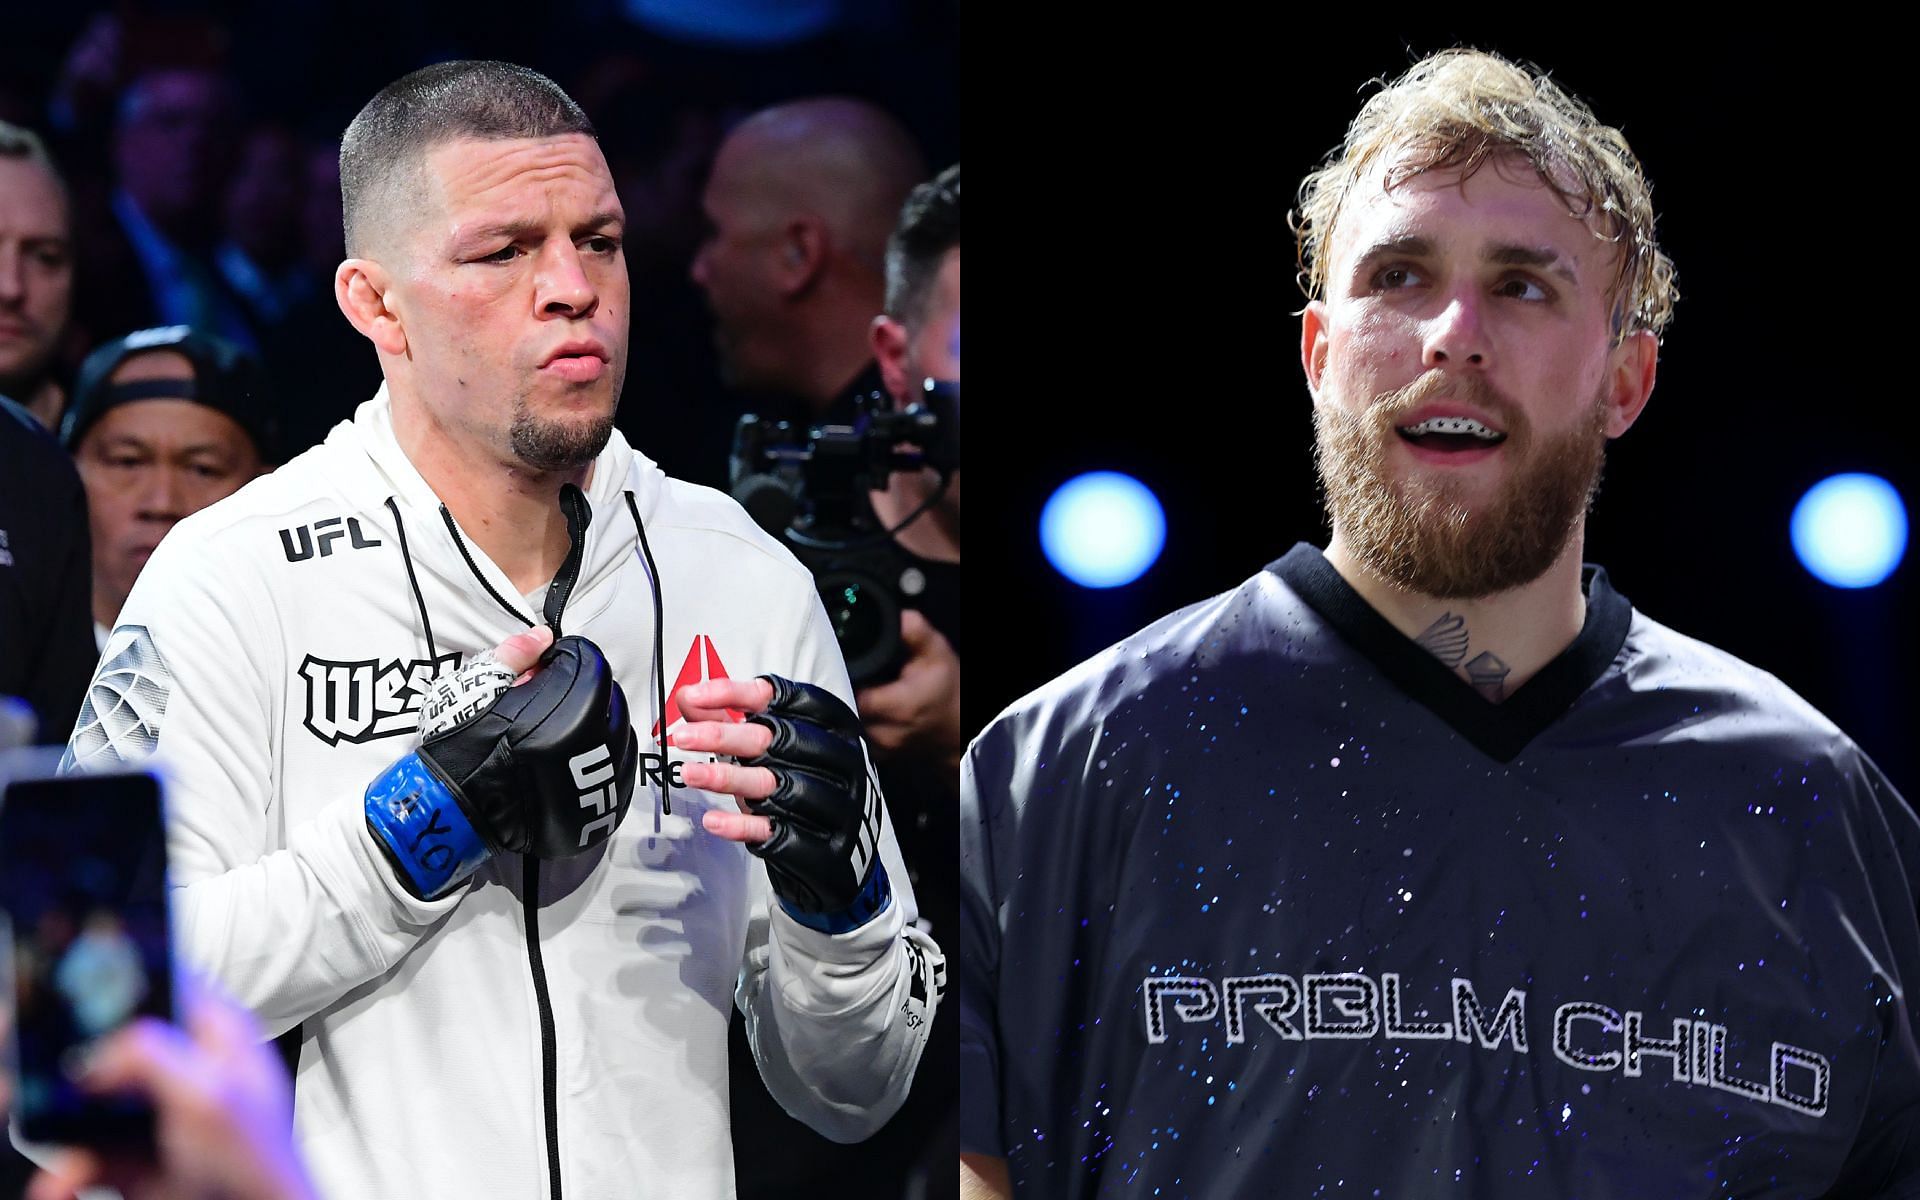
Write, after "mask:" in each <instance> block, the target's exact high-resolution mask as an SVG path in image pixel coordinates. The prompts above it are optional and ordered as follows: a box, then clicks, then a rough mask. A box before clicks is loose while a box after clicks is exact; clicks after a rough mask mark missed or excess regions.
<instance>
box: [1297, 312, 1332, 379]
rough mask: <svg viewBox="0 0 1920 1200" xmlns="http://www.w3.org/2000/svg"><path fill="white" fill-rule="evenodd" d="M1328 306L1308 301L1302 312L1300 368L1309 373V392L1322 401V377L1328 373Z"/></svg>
mask: <svg viewBox="0 0 1920 1200" xmlns="http://www.w3.org/2000/svg"><path fill="white" fill-rule="evenodd" d="M1327 336H1328V334H1327V306H1326V303H1325V302H1324V301H1320V300H1311V301H1308V303H1307V307H1306V308H1304V309H1302V310H1301V312H1300V366H1301V369H1303V370H1304V371H1306V373H1307V390H1308V391H1309V392H1311V393H1313V398H1314V399H1315V400H1318V399H1320V377H1321V376H1322V375H1325V374H1326V372H1327Z"/></svg>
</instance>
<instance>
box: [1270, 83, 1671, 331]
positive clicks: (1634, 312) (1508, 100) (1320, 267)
mask: <svg viewBox="0 0 1920 1200" xmlns="http://www.w3.org/2000/svg"><path fill="white" fill-rule="evenodd" d="M1376 82H1380V83H1381V84H1382V85H1383V86H1382V88H1381V90H1380V91H1378V92H1376V93H1374V94H1373V95H1372V96H1371V97H1369V98H1368V100H1367V102H1366V103H1365V104H1364V105H1362V106H1361V108H1360V113H1359V115H1358V116H1356V117H1354V119H1353V123H1352V124H1351V125H1349V126H1348V127H1347V134H1346V138H1345V140H1344V141H1343V142H1342V143H1341V145H1340V146H1338V147H1337V148H1336V149H1335V150H1334V151H1333V152H1332V153H1331V154H1329V155H1328V156H1327V159H1326V161H1325V163H1323V164H1322V165H1321V166H1320V168H1319V169H1318V170H1315V171H1313V172H1312V173H1311V174H1309V175H1308V176H1307V177H1306V178H1305V179H1304V180H1302V181H1301V184H1300V192H1299V197H1298V200H1297V203H1296V206H1295V208H1294V210H1293V211H1292V212H1290V213H1289V214H1288V215H1287V223H1288V225H1289V227H1290V228H1292V230H1293V234H1294V242H1295V252H1296V254H1297V256H1298V261H1299V266H1300V275H1299V281H1300V287H1301V290H1302V291H1304V292H1306V294H1307V298H1308V299H1310V300H1311V299H1318V298H1320V297H1322V296H1324V295H1325V294H1326V287H1327V270H1328V261H1329V258H1330V257H1331V253H1332V245H1331V240H1332V232H1333V229H1334V226H1335V225H1336V224H1337V223H1338V221H1339V219H1340V215H1341V213H1342V211H1343V210H1344V209H1345V207H1346V205H1347V202H1348V201H1349V199H1350V198H1351V197H1352V196H1353V194H1354V191H1355V189H1356V188H1358V187H1360V186H1361V185H1362V183H1363V182H1364V181H1366V180H1367V179H1368V178H1369V177H1370V175H1371V174H1372V173H1373V172H1374V171H1375V170H1376V169H1379V170H1380V171H1381V186H1382V187H1383V189H1385V190H1388V191H1391V190H1392V189H1394V188H1396V187H1398V186H1400V185H1401V184H1403V183H1405V182H1407V181H1408V180H1409V179H1412V178H1414V177H1416V176H1419V175H1423V174H1426V173H1428V172H1444V173H1457V174H1458V175H1459V176H1460V178H1462V179H1465V178H1467V177H1468V176H1470V175H1472V174H1473V173H1474V172H1475V171H1478V170H1479V169H1480V168H1481V167H1483V166H1485V165H1486V164H1487V162H1488V161H1489V160H1490V159H1494V158H1497V157H1504V156H1508V155H1517V156H1522V157H1524V158H1525V159H1526V161H1527V162H1528V163H1529V164H1530V165H1531V166H1532V168H1533V170H1534V172H1535V173H1536V174H1538V175H1539V177H1540V179H1541V181H1542V182H1543V183H1545V184H1546V185H1547V186H1548V187H1549V188H1552V189H1553V191H1554V193H1555V194H1556V195H1557V196H1559V197H1560V198H1561V199H1562V200H1564V201H1565V202H1566V205H1567V212H1568V213H1569V215H1571V216H1573V217H1576V218H1578V219H1580V220H1582V221H1584V222H1585V223H1586V224H1587V227H1588V228H1589V229H1591V230H1592V231H1593V234H1594V236H1595V237H1597V238H1600V239H1601V240H1602V241H1606V242H1611V243H1612V244H1614V245H1615V246H1617V247H1618V248H1619V253H1618V255H1617V256H1616V258H1617V260H1618V262H1617V266H1616V271H1615V276H1614V279H1613V281H1612V283H1611V284H1610V286H1609V288H1608V292H1607V294H1608V298H1609V301H1610V308H1611V310H1612V321H1613V335H1614V340H1615V342H1616V343H1617V342H1619V341H1620V340H1622V339H1624V338H1625V337H1626V336H1627V335H1628V334H1629V333H1633V332H1635V331H1637V330H1642V329H1645V330H1649V331H1651V332H1652V333H1653V334H1654V335H1655V336H1656V337H1658V336H1660V335H1661V334H1662V333H1663V332H1664V331H1665V329H1666V327H1667V323H1668V322H1669V321H1671V320H1672V319H1673V305H1674V301H1675V300H1677V299H1679V292H1678V291H1677V290H1676V289H1675V287H1674V271H1673V260H1672V259H1670V258H1668V257H1667V256H1666V254H1665V253H1663V252H1662V251H1661V249H1660V245H1659V243H1658V241H1656V240H1655V238H1654V228H1653V226H1654V214H1653V198H1652V195H1651V190H1650V185H1649V184H1648V183H1647V178H1646V174H1645V173H1644V172H1643V171H1642V169H1641V167H1640V160H1639V159H1638V158H1636V157H1634V154H1633V151H1632V150H1631V149H1630V148H1629V147H1628V146H1627V139H1626V138H1625V137H1624V136H1623V135H1622V134H1621V133H1620V131H1619V130H1617V129H1614V128H1612V127H1611V126H1607V125H1602V124H1600V122H1599V120H1598V119H1597V118H1596V117H1595V116H1594V115H1593V110H1592V109H1590V108H1588V107H1587V105H1586V104H1585V103H1584V102H1583V101H1581V100H1579V99H1578V98H1576V97H1574V96H1572V95H1569V94H1568V93H1567V92H1565V91H1564V90H1562V89H1561V88H1560V87H1559V86H1558V85H1556V84H1555V83H1553V81H1552V80H1550V79H1548V78H1547V76H1546V75H1545V74H1544V73H1542V72H1539V71H1537V70H1529V69H1527V68H1524V67H1521V66H1517V65H1515V64H1513V63H1511V62H1508V61H1507V60H1506V59H1504V58H1501V57H1500V56H1498V55H1496V54H1489V53H1486V52H1484V51H1479V50H1470V49H1454V50H1444V51H1441V52H1440V53H1438V54H1434V55H1431V56H1429V57H1427V58H1425V59H1422V60H1421V61H1420V62H1417V63H1415V64H1414V65H1413V67H1412V68H1411V69H1409V70H1408V71H1407V73H1406V74H1404V75H1402V76H1401V77H1400V78H1398V79H1396V80H1394V81H1393V82H1392V83H1386V82H1385V81H1384V80H1380V81H1376Z"/></svg>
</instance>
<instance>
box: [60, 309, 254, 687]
mask: <svg viewBox="0 0 1920 1200" xmlns="http://www.w3.org/2000/svg"><path fill="white" fill-rule="evenodd" d="M274 428H275V427H274V417H273V413H272V408H271V404H270V401H269V400H268V397H267V395H266V392H265V388H264V386H263V382H262V380H261V377H260V371H259V368H258V366H257V364H256V363H255V362H254V360H253V359H252V357H251V356H249V355H248V354H247V353H246V352H245V351H243V350H241V349H240V348H239V347H237V346H233V345H231V344H229V343H227V342H223V341H221V340H219V339H218V338H212V337H208V336H206V335H205V334H197V333H193V332H191V331H190V330H188V329H186V328H185V327H184V326H169V327H167V328H163V329H144V330H141V331H140V332H138V333H135V334H131V335H129V336H127V337H124V338H119V339H117V340H115V341H111V342H108V343H107V344H106V345H104V346H102V347H100V348H99V349H98V350H95V351H94V352H93V353H92V354H91V355H89V356H88V358H87V361H86V362H85V363H83V364H82V365H81V367H80V375H79V379H78V381H77V382H76V383H75V385H74V397H73V407H72V409H71V410H70V411H69V412H68V414H67V419H66V422H65V424H64V425H63V426H62V428H61V440H62V441H63V442H64V443H65V444H66V446H67V448H68V449H69V450H71V451H72V452H73V456H74V461H75V462H76V463H77V464H78V466H79V468H80V477H81V479H82V480H84V481H85V483H86V489H87V507H88V510H89V512H90V514H91V517H92V529H93V623H94V624H93V631H94V638H95V641H96V643H97V646H98V647H99V648H100V649H105V648H106V640H107V635H108V634H109V633H111V632H112V630H113V626H114V622H115V621H116V620H117V619H118V617H119V615H120V606H121V605H123V604H125V603H126V599H127V593H128V592H130V591H132V590H133V581H134V580H135V579H137V578H138V577H139V575H140V571H141V569H142V568H144V567H145V566H146V565H147V558H148V556H150V555H151V554H152V553H153V551H154V548H155V547H156V546H158V545H159V544H160V539H161V538H163V537H165V536H166V535H167V531H168V530H170V529H172V528H173V526H174V524H175V523H176V522H177V521H179V520H180V519H181V518H183V517H187V516H190V515H192V514H193V513H196V512H199V511H200V510H201V509H203V508H205V507H206V506H207V505H209V504H212V503H213V502H214V501H216V500H221V499H225V498H226V497H228V496H231V495H232V494H233V493H234V492H237V491H239V490H240V488H241V486H242V485H243V484H245V483H246V482H247V481H249V480H251V479H253V478H254V477H255V476H257V475H259V474H261V473H262V472H263V471H265V470H267V469H268V466H269V464H270V463H271V462H272V461H273V458H274V453H275V437H274Z"/></svg>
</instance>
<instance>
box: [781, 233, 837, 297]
mask: <svg viewBox="0 0 1920 1200" xmlns="http://www.w3.org/2000/svg"><path fill="white" fill-rule="evenodd" d="M831 250H832V239H831V237H829V235H828V233H827V223H826V222H825V221H822V220H821V219H820V218H819V217H815V216H811V215H809V216H799V217H794V218H793V219H792V220H790V221H788V222H787V223H786V225H785V226H784V227H783V228H782V229H781V230H780V244H779V247H778V249H777V250H776V253H777V255H778V259H777V261H775V263H774V265H773V270H774V279H775V280H776V281H777V284H778V286H779V288H780V294H781V295H783V296H795V295H798V294H800V293H801V292H804V291H807V290H808V289H809V288H811V287H813V285H814V283H815V282H816V281H817V280H818V279H819V278H820V276H822V275H823V274H825V273H826V269H827V258H828V256H829V254H830V253H831Z"/></svg>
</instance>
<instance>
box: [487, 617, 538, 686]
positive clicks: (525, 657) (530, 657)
mask: <svg viewBox="0 0 1920 1200" xmlns="http://www.w3.org/2000/svg"><path fill="white" fill-rule="evenodd" d="M551 645H553V630H552V629H551V628H550V627H548V626H546V625H535V626H534V627H533V628H532V629H529V630H527V631H526V632H525V633H516V634H514V635H513V636H512V637H510V638H508V639H507V640H506V641H504V642H501V643H500V644H499V645H498V646H495V647H494V648H493V649H492V650H491V651H490V652H489V653H491V654H492V656H493V658H494V661H496V662H498V663H499V664H500V665H501V666H503V667H505V668H507V670H509V671H512V672H514V676H515V678H514V681H513V682H514V686H516V687H517V686H519V685H520V684H523V683H525V682H526V681H527V680H529V679H532V678H533V673H534V670H535V669H536V668H537V667H538V666H539V665H540V656H541V655H542V654H545V653H546V652H547V647H548V646H551Z"/></svg>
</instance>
